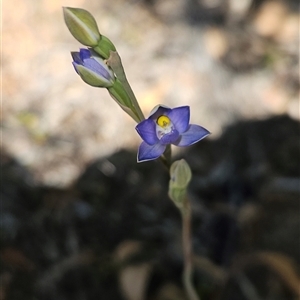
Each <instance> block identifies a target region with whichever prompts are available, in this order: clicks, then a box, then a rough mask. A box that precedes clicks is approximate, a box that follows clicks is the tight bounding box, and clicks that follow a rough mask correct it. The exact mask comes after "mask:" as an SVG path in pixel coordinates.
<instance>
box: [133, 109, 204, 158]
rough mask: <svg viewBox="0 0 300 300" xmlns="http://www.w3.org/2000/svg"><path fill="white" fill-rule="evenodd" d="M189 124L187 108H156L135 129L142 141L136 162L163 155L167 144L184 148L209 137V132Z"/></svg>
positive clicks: (188, 110)
mask: <svg viewBox="0 0 300 300" xmlns="http://www.w3.org/2000/svg"><path fill="white" fill-rule="evenodd" d="M189 122H190V107H189V106H181V107H176V108H174V109H171V108H168V107H166V106H162V105H158V106H156V107H155V108H154V109H153V110H152V112H151V113H150V116H149V118H148V119H146V120H144V121H142V122H141V123H139V124H138V125H137V126H136V128H135V129H136V130H137V132H138V134H139V135H140V136H141V138H142V139H143V142H142V143H141V145H140V147H139V150H138V162H142V161H148V160H152V159H156V158H158V157H159V156H161V155H162V154H163V153H164V151H165V150H166V146H167V145H168V144H173V145H176V146H179V147H185V146H189V145H192V144H195V143H197V142H199V141H200V140H202V139H203V138H205V137H206V136H208V135H209V133H210V132H209V131H208V130H206V129H205V128H203V127H201V126H199V125H193V124H189Z"/></svg>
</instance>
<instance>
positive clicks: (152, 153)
mask: <svg viewBox="0 0 300 300" xmlns="http://www.w3.org/2000/svg"><path fill="white" fill-rule="evenodd" d="M165 149H166V146H165V145H162V144H160V143H157V144H155V145H148V144H147V143H145V142H142V143H141V145H140V147H139V150H138V156H137V161H138V162H143V161H147V160H153V159H156V158H158V157H160V156H161V155H162V154H163V153H164V151H165Z"/></svg>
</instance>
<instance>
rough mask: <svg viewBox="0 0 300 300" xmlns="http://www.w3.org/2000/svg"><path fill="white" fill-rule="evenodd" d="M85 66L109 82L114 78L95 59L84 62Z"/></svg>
mask: <svg viewBox="0 0 300 300" xmlns="http://www.w3.org/2000/svg"><path fill="white" fill-rule="evenodd" d="M83 66H84V67H86V68H87V69H89V70H91V71H93V72H95V73H97V74H98V75H100V76H102V77H104V78H106V79H107V80H109V79H111V78H112V75H111V74H110V73H109V72H108V71H107V70H106V68H105V67H104V66H103V65H101V64H99V63H98V62H97V61H96V60H95V59H93V58H87V59H85V60H84V63H83Z"/></svg>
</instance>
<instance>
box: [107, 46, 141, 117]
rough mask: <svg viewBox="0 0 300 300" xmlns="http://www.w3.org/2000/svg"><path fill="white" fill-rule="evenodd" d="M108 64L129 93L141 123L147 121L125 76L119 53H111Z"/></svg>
mask: <svg viewBox="0 0 300 300" xmlns="http://www.w3.org/2000/svg"><path fill="white" fill-rule="evenodd" d="M107 64H108V65H109V66H110V67H111V68H112V70H113V71H114V73H115V74H116V76H117V78H118V79H119V80H120V82H121V83H122V84H123V87H124V89H125V91H126V92H127V94H128V96H129V97H130V99H131V101H132V105H133V106H134V108H135V110H136V113H137V116H138V118H139V120H140V121H143V120H144V119H145V117H144V114H143V112H142V110H141V108H140V106H139V103H138V101H137V99H136V97H135V95H134V93H133V91H132V89H131V86H130V85H129V83H128V80H127V78H126V75H125V71H124V68H123V65H122V61H121V57H120V56H119V54H118V52H117V51H110V56H109V58H108V59H107Z"/></svg>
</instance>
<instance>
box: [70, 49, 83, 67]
mask: <svg viewBox="0 0 300 300" xmlns="http://www.w3.org/2000/svg"><path fill="white" fill-rule="evenodd" d="M71 55H72V58H73V60H74V62H76V63H77V64H79V65H82V64H83V61H82V60H81V58H80V55H79V52H71Z"/></svg>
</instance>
